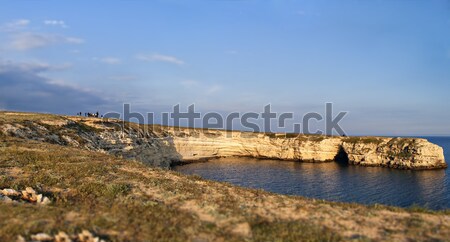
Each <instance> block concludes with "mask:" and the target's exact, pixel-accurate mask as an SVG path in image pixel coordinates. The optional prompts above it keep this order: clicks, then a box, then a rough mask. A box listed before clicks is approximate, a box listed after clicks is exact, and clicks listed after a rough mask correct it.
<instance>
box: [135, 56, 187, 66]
mask: <svg viewBox="0 0 450 242" xmlns="http://www.w3.org/2000/svg"><path fill="white" fill-rule="evenodd" d="M136 59H138V60H141V61H155V62H166V63H171V64H175V65H184V64H185V62H184V61H182V60H180V59H178V58H176V57H174V56H170V55H161V54H153V55H144V54H138V55H136Z"/></svg>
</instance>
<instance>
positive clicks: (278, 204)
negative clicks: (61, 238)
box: [0, 113, 450, 241]
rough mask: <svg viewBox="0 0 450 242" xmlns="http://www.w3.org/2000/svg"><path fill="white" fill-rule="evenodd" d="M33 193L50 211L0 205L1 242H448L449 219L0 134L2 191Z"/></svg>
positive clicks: (73, 130) (69, 129) (0, 117)
mask: <svg viewBox="0 0 450 242" xmlns="http://www.w3.org/2000/svg"><path fill="white" fill-rule="evenodd" d="M5 116H7V115H4V114H2V113H0V123H1V122H4V123H8V122H12V121H13V122H19V123H24V122H38V123H39V122H40V121H39V118H42V117H45V118H46V120H48V118H49V116H48V115H43V116H39V115H38V117H39V118H35V117H34V116H28V117H27V118H24V117H26V116H23V117H22V116H19V117H17V118H16V117H12V116H11V117H10V116H8V117H6V118H5ZM50 118H53V117H52V116H50ZM55 120H64V119H59V118H55ZM4 123H3V124H4ZM127 128H133V129H138V128H142V125H132V126H130V127H127ZM50 132H52V133H53V134H55V133H56V134H57V135H59V136H62V135H71V134H73V136H74V137H76V134H78V132H95V130H88V129H86V128H84V127H83V126H66V127H64V128H63V129H60V130H59V129H58V130H50ZM304 137H306V138H307V139H308V140H313V139H317V140H320V139H323V138H325V136H301V138H304ZM28 186H31V187H33V188H35V189H36V190H37V191H38V192H40V193H44V194H45V195H46V196H48V197H49V198H50V199H51V201H52V203H51V204H50V205H48V206H35V205H31V204H6V203H1V202H0V211H1V212H0V241H13V240H15V239H16V238H17V235H22V236H25V237H26V238H29V237H30V235H32V234H35V233H40V232H46V233H50V234H55V233H57V232H58V231H60V230H62V231H65V232H67V233H75V232H80V231H81V230H83V229H88V230H90V231H92V232H94V233H95V234H98V235H100V236H101V237H102V238H105V239H107V240H111V241H155V240H158V241H193V240H198V241H202V240H203V241H220V240H226V241H340V240H348V239H355V240H359V241H365V240H367V239H373V240H385V241H389V240H399V239H400V240H411V241H414V240H436V241H439V240H445V239H446V238H448V237H450V225H449V224H448V223H446V222H444V223H443V222H442V221H449V219H450V218H449V216H450V213H449V212H448V211H429V210H427V209H424V208H416V207H413V208H409V209H402V208H396V207H388V206H381V205H376V206H375V205H374V206H363V205H360V204H354V203H336V202H328V201H323V200H315V199H307V198H302V197H296V196H284V195H278V194H273V193H270V192H265V191H262V190H255V189H248V188H240V187H235V186H233V185H231V184H227V183H220V182H214V181H209V180H205V179H203V178H201V177H199V176H186V175H182V174H179V173H176V172H173V171H167V170H162V169H158V168H151V167H148V166H146V165H144V164H142V163H139V162H137V161H134V160H124V159H121V158H117V157H114V156H111V155H106V154H103V153H99V152H92V151H87V150H82V149H78V148H74V147H66V146H64V145H58V144H50V143H45V142H39V141H32V140H26V139H22V138H14V137H9V136H6V135H4V134H2V132H0V189H3V188H14V189H17V190H22V189H24V188H25V187H28ZM374 229H376V232H367V231H373V230H374Z"/></svg>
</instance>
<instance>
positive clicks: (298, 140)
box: [0, 112, 447, 169]
mask: <svg viewBox="0 0 450 242" xmlns="http://www.w3.org/2000/svg"><path fill="white" fill-rule="evenodd" d="M2 115H4V116H5V118H4V119H3V120H2V119H1V118H0V124H1V126H0V127H1V128H0V132H2V133H3V134H5V135H11V136H15V137H22V138H27V139H33V140H41V141H45V142H50V143H56V144H60V145H68V146H74V147H80V148H84V149H88V150H95V151H101V152H105V153H108V154H113V155H118V156H121V157H125V158H132V159H138V160H141V161H143V162H145V163H148V164H151V165H153V166H159V167H169V166H170V165H172V164H174V163H177V162H192V161H198V160H205V159H210V158H218V157H230V156H236V157H239V156H245V157H254V158H270V159H282V160H296V161H303V162H330V161H339V162H346V163H349V164H352V165H360V166H382V167H390V168H399V169H438V168H445V167H447V164H446V162H445V159H444V152H443V149H442V148H441V147H439V146H438V145H436V144H433V143H430V142H428V141H427V140H426V139H421V138H389V137H336V136H313V135H294V134H276V133H251V132H240V131H221V130H206V129H191V128H180V127H165V126H149V125H138V124H134V123H127V122H122V121H121V120H115V119H109V120H103V119H98V118H84V117H70V116H68V117H66V116H55V115H44V116H43V117H42V118H41V119H39V120H33V119H30V118H28V119H27V116H28V117H30V114H26V113H22V114H20V116H19V115H18V114H17V113H7V112H6V113H3V114H2ZM8 116H15V117H20V118H19V119H18V120H17V122H11V120H14V119H8V118H7V117H8ZM8 120H9V121H8Z"/></svg>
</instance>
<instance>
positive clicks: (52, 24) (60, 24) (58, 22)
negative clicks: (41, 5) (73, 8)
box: [44, 20, 69, 28]
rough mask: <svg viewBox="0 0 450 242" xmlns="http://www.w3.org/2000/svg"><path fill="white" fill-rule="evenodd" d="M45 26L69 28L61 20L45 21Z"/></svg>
mask: <svg viewBox="0 0 450 242" xmlns="http://www.w3.org/2000/svg"><path fill="white" fill-rule="evenodd" d="M44 24H45V25H51V26H59V27H61V28H68V27H69V26H67V25H66V23H65V22H64V21H62V20H45V21H44Z"/></svg>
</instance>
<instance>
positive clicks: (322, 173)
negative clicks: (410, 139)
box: [173, 137, 450, 210]
mask: <svg viewBox="0 0 450 242" xmlns="http://www.w3.org/2000/svg"><path fill="white" fill-rule="evenodd" d="M423 138H426V139H427V140H429V141H430V142H432V143H435V144H437V145H439V146H441V147H443V149H444V156H445V158H446V161H447V163H448V164H450V137H423ZM173 169H174V170H176V171H178V172H181V173H184V174H196V175H199V176H201V177H203V178H205V179H210V180H216V181H221V182H228V183H232V184H234V185H237V186H242V187H249V188H257V189H263V190H266V191H270V192H274V193H280V194H287V195H299V196H304V197H309V198H317V199H325V200H330V201H339V202H355V203H363V204H384V205H393V206H400V207H411V206H421V207H426V208H429V209H433V210H443V209H450V168H447V169H437V170H398V169H392V168H384V167H361V166H354V165H348V164H342V163H338V162H328V163H304V162H295V161H280V160H270V159H254V158H220V159H213V160H210V161H207V162H200V163H191V164H187V165H180V166H176V167H174V168H173Z"/></svg>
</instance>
